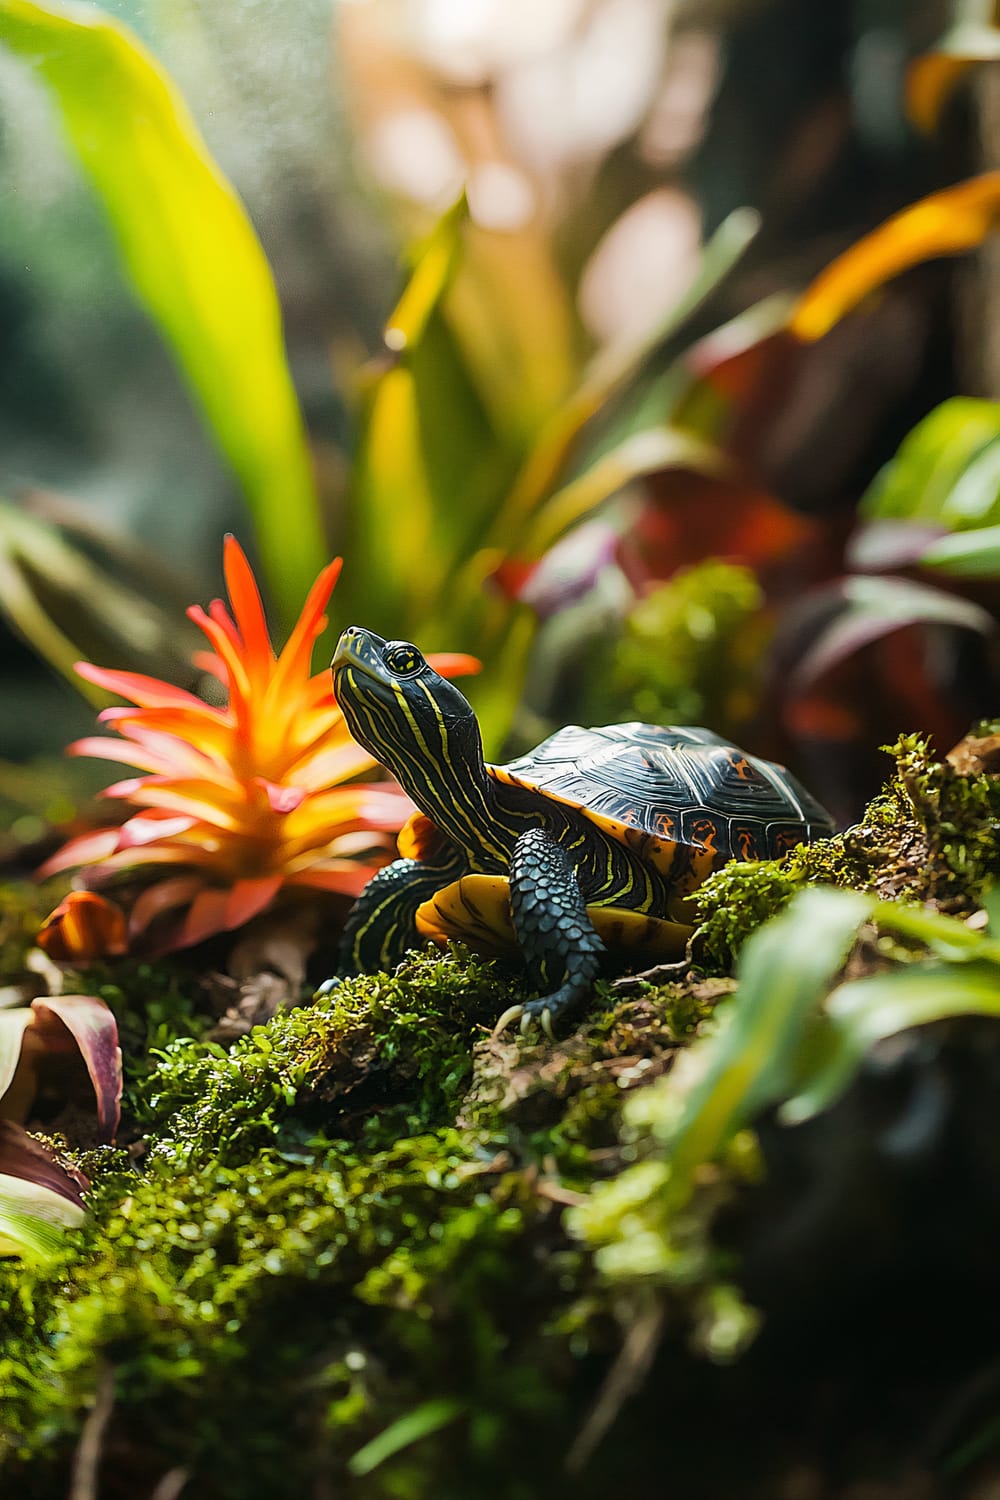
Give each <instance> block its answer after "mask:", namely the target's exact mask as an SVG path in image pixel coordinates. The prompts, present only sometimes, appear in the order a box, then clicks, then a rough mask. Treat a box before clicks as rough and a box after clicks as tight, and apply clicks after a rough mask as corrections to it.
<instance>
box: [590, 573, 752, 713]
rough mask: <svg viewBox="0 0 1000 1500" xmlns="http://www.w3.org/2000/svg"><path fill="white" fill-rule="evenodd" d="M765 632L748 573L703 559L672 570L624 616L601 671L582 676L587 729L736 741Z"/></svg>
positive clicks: (749, 706)
mask: <svg viewBox="0 0 1000 1500" xmlns="http://www.w3.org/2000/svg"><path fill="white" fill-rule="evenodd" d="M767 631H768V626H767V624H766V618H765V615H764V610H763V595H762V593H761V590H760V585H759V584H758V582H757V579H756V577H755V576H754V574H753V572H752V571H751V570H750V569H749V568H744V567H739V566H737V565H736V564H733V563H727V562H720V561H718V560H717V559H715V558H711V559H709V560H708V561H707V562H703V563H698V564H696V565H695V566H693V567H690V568H682V569H680V570H679V571H678V572H677V573H675V574H674V576H673V577H672V578H671V579H670V580H669V582H667V583H664V584H660V585H659V586H658V587H656V588H654V589H652V590H651V591H650V592H649V593H648V594H647V595H645V596H644V597H643V598H642V599H641V600H640V601H639V602H638V603H637V604H636V605H635V606H634V607H633V608H632V610H631V611H630V613H629V615H628V616H627V618H626V621H625V625H624V629H623V633H622V635H621V637H620V639H619V640H618V641H616V642H615V643H614V644H613V645H612V646H610V647H607V648H605V650H606V655H607V663H606V665H605V667H604V668H601V667H596V668H595V669H594V670H592V671H591V672H590V673H589V674H588V681H589V683H590V693H589V698H588V710H589V711H590V712H591V714H592V721H593V722H595V723H601V722H603V721H604V720H605V719H607V718H608V717H610V718H614V719H620V718H636V719H641V720H643V721H644V722H646V723H649V724H712V725H714V726H715V727H716V728H717V729H719V730H721V731H722V732H724V733H737V732H738V730H739V727H740V726H741V725H744V724H746V722H747V720H748V719H749V718H750V717H751V715H752V713H753V710H754V707H755V704H756V702H757V698H758V695H759V691H760V663H761V661H762V660H763V651H764V646H765V644H766V638H767ZM592 665H593V664H592Z"/></svg>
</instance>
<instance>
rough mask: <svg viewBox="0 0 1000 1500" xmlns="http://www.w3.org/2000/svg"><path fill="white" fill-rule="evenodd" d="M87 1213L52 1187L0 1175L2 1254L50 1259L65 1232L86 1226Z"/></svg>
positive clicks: (57, 1248)
mask: <svg viewBox="0 0 1000 1500" xmlns="http://www.w3.org/2000/svg"><path fill="white" fill-rule="evenodd" d="M83 1218H84V1210H83V1209H82V1208H77V1207H75V1206H74V1205H73V1204H72V1203H68V1202H67V1201H66V1199H65V1198H61V1197H60V1196H59V1194H58V1193H53V1192H52V1190H51V1188H46V1187H39V1186H38V1185H37V1184H36V1183H31V1182H25V1181H24V1180H23V1179H22V1178H20V1177H8V1176H7V1175H6V1174H5V1173H3V1172H0V1255H21V1256H25V1257H27V1258H29V1259H35V1260H51V1259H52V1257H53V1256H54V1255H56V1254H57V1253H58V1251H59V1246H60V1244H61V1242H62V1236H63V1230H64V1229H76V1228H77V1227H78V1226H79V1225H80V1224H82V1223H83Z"/></svg>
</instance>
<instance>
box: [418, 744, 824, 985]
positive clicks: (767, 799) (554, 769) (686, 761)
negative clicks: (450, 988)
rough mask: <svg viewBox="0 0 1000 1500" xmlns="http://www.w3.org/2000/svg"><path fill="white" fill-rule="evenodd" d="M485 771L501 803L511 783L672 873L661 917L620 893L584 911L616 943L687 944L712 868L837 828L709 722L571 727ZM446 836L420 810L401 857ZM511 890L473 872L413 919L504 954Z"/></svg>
mask: <svg viewBox="0 0 1000 1500" xmlns="http://www.w3.org/2000/svg"><path fill="white" fill-rule="evenodd" d="M487 772H488V774H489V775H490V776H491V777H492V778H493V780H494V781H495V782H496V783H497V784H498V788H497V789H498V795H499V797H500V798H501V799H502V798H503V796H504V792H503V790H502V788H504V787H512V788H517V789H519V790H518V792H517V793H516V794H515V795H517V796H519V797H520V798H521V799H523V795H524V794H525V793H527V794H529V795H534V796H537V797H538V798H539V799H540V802H546V801H548V802H553V803H558V804H560V805H561V806H562V807H563V808H565V809H567V810H570V814H571V816H578V817H580V818H582V819H584V820H585V822H589V823H590V824H591V825H593V827H594V830H595V835H596V834H597V831H598V830H599V831H600V836H603V837H604V838H606V839H612V840H614V841H615V842H619V843H623V844H626V845H628V846H629V847H630V848H631V850H632V851H633V853H635V854H637V855H638V856H639V858H640V859H641V860H643V861H644V862H648V863H649V864H651V865H652V866H653V867H654V868H655V869H656V870H658V871H659V873H660V874H661V875H662V876H664V877H665V879H666V881H667V884H668V887H669V898H668V902H667V909H666V911H664V912H663V913H662V914H660V915H657V916H650V915H646V914H643V913H640V912H636V911H630V910H629V909H628V905H627V902H626V901H621V902H616V900H615V897H614V893H613V892H612V893H611V894H610V895H608V896H605V897H604V898H603V899H602V900H601V902H600V903H599V904H596V905H593V906H588V908H587V909H588V914H589V915H590V917H591V920H592V921H593V922H594V925H595V927H596V928H597V930H598V932H599V933H600V935H601V937H602V938H603V939H604V941H605V943H606V944H607V945H608V946H609V947H625V948H629V949H640V950H642V951H644V952H647V953H649V954H656V955H663V956H668V955H671V954H675V953H678V952H681V951H683V946H684V943H685V942H686V939H687V937H688V936H689V934H690V931H691V924H690V907H689V897H690V895H691V894H692V892H693V891H694V890H695V889H697V887H698V886H699V885H700V884H701V883H702V881H703V880H704V879H705V878H706V876H708V875H709V874H710V873H711V872H712V870H714V869H717V868H719V866H720V865H722V864H724V863H725V862H726V861H727V860H729V859H770V858H774V857H777V856H778V855H781V854H784V853H785V852H787V851H788V850H789V849H791V848H794V846H795V845H796V844H799V843H803V842H806V841H808V840H810V839H813V838H819V837H823V836H825V835H827V834H829V833H831V832H832V830H833V823H832V820H831V819H830V817H829V814H828V813H826V812H825V811H824V809H823V808H822V807H821V806H820V805H819V803H818V802H817V801H816V800H815V798H814V797H812V796H811V795H810V793H809V792H807V791H806V789H805V787H803V786H802V785H801V783H800V782H798V781H797V780H796V779H795V777H794V776H792V775H791V774H790V773H789V772H788V771H786V770H785V768H784V767H783V766H779V765H775V764H773V763H772V762H770V761H766V760H762V759H760V758H759V757H758V756H754V755H749V754H747V753H746V751H743V750H740V749H738V748H737V747H736V746H735V745H732V744H729V743H728V742H727V741H726V740H723V739H721V738H720V737H719V736H718V735H717V734H713V733H712V731H711V730H708V729H698V728H690V727H684V728H671V727H666V728H665V727H661V726H659V725H655V724H640V723H630V724H613V725H609V726H607V727H606V728H602V729H581V728H579V727H578V726H576V725H571V726H569V727H568V728H566V729H561V730H559V732H558V733H557V734H554V735H551V736H550V737H549V738H548V739H547V740H543V742H542V743H541V744H540V745H538V746H537V747H536V749H534V750H532V751H531V752H530V753H529V754H527V755H524V756H521V757H519V758H518V759H517V760H514V761H511V762H510V764H509V765H506V766H488V767H487ZM522 805H523V803H522ZM539 811H540V814H541V813H542V811H543V809H542V808H541V806H540V808H539ZM440 838H441V835H440V834H439V832H438V830H437V828H436V826H435V825H434V823H433V822H432V821H431V820H430V819H428V818H426V817H424V816H423V815H422V814H417V815H416V817H415V818H413V819H411V821H410V823H409V824H408V825H407V828H406V829H404V831H403V834H402V835H401V837H400V852H401V853H402V854H404V855H407V856H409V857H411V858H425V859H426V858H433V855H434V852H435V850H436V849H437V848H438V847H439V841H440ZM508 897H509V886H508V882H507V880H506V878H505V877H504V876H499V875H482V874H469V875H465V876H463V877H462V878H461V879H460V880H457V881H454V882H452V883H451V884H450V885H448V886H446V887H444V888H443V889H442V890H441V891H439V892H438V893H437V894H436V895H435V896H434V897H433V898H432V899H431V900H430V901H427V902H425V903H424V904H423V905H422V906H421V907H420V909H419V911H418V913H417V926H418V928H419V930H420V931H421V932H423V933H424V934H425V935H426V936H428V937H431V938H435V939H437V940H438V941H441V940H444V939H445V938H449V937H459V938H463V939H465V940H466V941H470V942H472V943H474V944H475V945H476V946H479V947H484V948H487V949H489V950H490V951H501V950H503V949H506V948H508V947H510V946H514V945H515V939H514V933H513V928H512V927H511V923H510V912H509V899H508Z"/></svg>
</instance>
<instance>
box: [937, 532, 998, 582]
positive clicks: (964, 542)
mask: <svg viewBox="0 0 1000 1500" xmlns="http://www.w3.org/2000/svg"><path fill="white" fill-rule="evenodd" d="M919 561H920V565H921V567H924V568H940V570H941V572H942V573H955V574H957V575H958V576H959V577H966V578H995V577H997V575H998V574H1000V526H982V527H980V528H978V529H977V530H976V531H956V532H953V533H952V534H951V536H942V537H938V538H937V539H936V540H935V541H933V542H930V543H928V545H927V547H926V548H925V549H924V551H923V553H922V555H921V557H920V559H919Z"/></svg>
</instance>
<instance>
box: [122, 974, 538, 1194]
mask: <svg viewBox="0 0 1000 1500" xmlns="http://www.w3.org/2000/svg"><path fill="white" fill-rule="evenodd" d="M509 999H510V987H509V985H505V984H503V983H502V981H501V980H500V979H499V978H498V976H497V974H496V972H495V970H494V967H493V966H492V965H490V964H489V963H486V962H484V961H482V960H478V959H474V958H472V957H471V956H469V955H463V956H462V958H461V960H460V961H456V959H455V958H453V957H452V956H450V955H447V954H436V953H432V954H427V955H421V956H414V957H411V958H410V959H408V960H407V962H406V963H405V964H402V965H401V966H400V967H399V969H398V970H397V971H396V973H395V974H393V975H392V976H389V975H385V974H373V975H364V976H361V977H359V978H356V979H351V980H348V981H346V982H345V983H344V984H342V985H340V986H339V987H338V988H337V989H336V990H334V991H333V992H332V993H331V994H330V995H328V996H324V997H322V998H321V999H319V1000H317V1001H315V1002H313V1003H312V1004H309V1005H304V1006H301V1007H299V1008H297V1009H294V1010H290V1011H286V1012H283V1013H281V1014H279V1015H277V1016H275V1017H274V1019H273V1020H272V1021H270V1022H268V1024H267V1025H266V1026H258V1027H255V1028H254V1030H253V1031H251V1032H250V1033H249V1035H247V1036H246V1037H243V1038H241V1039H240V1040H239V1041H238V1042H237V1043H236V1044H235V1046H234V1047H233V1048H232V1049H231V1050H227V1049H226V1048H224V1047H222V1046H219V1045H218V1044H217V1043H214V1042H209V1041H198V1040H192V1039H190V1038H183V1037H182V1038H178V1039H176V1040H175V1041H172V1042H170V1043H169V1044H168V1045H167V1046H166V1047H165V1048H164V1049H163V1050H162V1051H161V1052H160V1053H159V1054H157V1059H158V1060H157V1065H156V1066H155V1067H154V1068H153V1069H152V1070H151V1071H149V1072H148V1073H146V1074H145V1075H144V1076H143V1077H142V1078H141V1079H140V1080H139V1082H138V1083H137V1084H136V1085H135V1087H134V1088H133V1091H132V1096H131V1097H132V1103H133V1108H134V1112H135V1120H136V1125H137V1127H138V1128H139V1129H141V1130H143V1131H145V1132H149V1133H151V1134H152V1136H153V1141H152V1146H151V1151H152V1153H153V1155H154V1156H155V1157H157V1158H159V1159H164V1160H170V1161H172V1162H174V1163H176V1164H179V1165H184V1166H190V1165H193V1164H196V1163H198V1162H203V1161H208V1160H213V1159H215V1158H218V1159H219V1160H221V1161H224V1162H226V1163H228V1164H231V1165H232V1164H236V1163H238V1162H242V1161H247V1160H249V1159H250V1157H251V1156H252V1155H253V1154H254V1152H255V1151H258V1150H261V1149H263V1148H264V1147H266V1146H268V1145H270V1144H272V1143H274V1142H275V1141H276V1140H279V1138H280V1140H281V1142H282V1143H283V1144H284V1145H286V1146H287V1147H288V1148H289V1149H291V1147H292V1146H293V1145H294V1141H295V1139H296V1135H297V1134H298V1135H302V1134H303V1131H305V1133H306V1134H308V1132H309V1131H310V1130H312V1129H314V1128H316V1127H317V1126H322V1127H323V1128H325V1129H328V1130H329V1129H332V1128H334V1127H335V1128H336V1129H337V1131H338V1133H343V1134H354V1133H356V1132H357V1131H358V1130H360V1129H362V1128H364V1127H365V1125H366V1123H368V1124H370V1129H369V1135H370V1136H372V1137H373V1138H378V1139H382V1138H386V1137H388V1138H391V1139H395V1138H396V1137H397V1136H399V1135H402V1134H406V1133H409V1132H413V1131H414V1130H419V1129H421V1128H423V1127H424V1126H425V1125H427V1124H428V1123H431V1122H436V1121H440V1120H445V1119H448V1118H449V1117H450V1116H451V1115H453V1114H454V1110H455V1106H456V1103H457V1100H458V1098H459V1097H460V1096H461V1093H462V1091H463V1089H464V1086H465V1084H466V1082H467V1080H468V1077H469V1073H470V1071H471V1066H472V1064H471V1057H470V1053H471V1043H472V1038H473V1036H474V1035H475V1033H476V1031H477V1029H480V1028H483V1029H485V1027H486V1026H487V1025H489V1024H491V1023H492V1022H493V1021H494V1020H495V1019H496V1017H497V1015H499V1014H500V1012H501V1010H502V1009H503V1008H504V1007H505V1006H506V1005H507V1004H508V1003H509ZM295 1106H299V1119H298V1121H297V1123H296V1121H293V1119H292V1114H293V1109H294V1108H295ZM303 1118H304V1119H305V1121H306V1123H305V1125H303Z"/></svg>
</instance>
